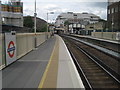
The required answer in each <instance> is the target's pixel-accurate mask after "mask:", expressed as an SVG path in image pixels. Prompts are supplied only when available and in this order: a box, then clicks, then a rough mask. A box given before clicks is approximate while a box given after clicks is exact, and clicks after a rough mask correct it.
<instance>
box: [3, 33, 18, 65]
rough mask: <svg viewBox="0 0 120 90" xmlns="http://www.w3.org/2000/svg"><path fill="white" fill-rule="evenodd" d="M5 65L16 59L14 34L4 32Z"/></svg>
mask: <svg viewBox="0 0 120 90" xmlns="http://www.w3.org/2000/svg"><path fill="white" fill-rule="evenodd" d="M5 47H6V48H5V50H6V65H9V64H11V63H13V62H14V61H16V34H15V33H5Z"/></svg>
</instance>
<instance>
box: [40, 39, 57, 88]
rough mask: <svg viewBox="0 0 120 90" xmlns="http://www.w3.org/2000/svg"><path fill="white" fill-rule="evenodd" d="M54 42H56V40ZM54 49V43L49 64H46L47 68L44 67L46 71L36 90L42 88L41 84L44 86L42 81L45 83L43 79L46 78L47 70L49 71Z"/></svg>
mask: <svg viewBox="0 0 120 90" xmlns="http://www.w3.org/2000/svg"><path fill="white" fill-rule="evenodd" d="M56 41H57V40H56ZM55 47H56V43H55V46H54V49H53V51H52V54H51V56H50V60H49V62H48V64H47V67H46V69H45V72H44V74H43V76H42V80H41V81H40V84H39V86H38V88H42V87H43V84H44V81H45V78H46V75H47V72H48V69H49V67H50V64H51V61H52V58H53V54H54V51H55Z"/></svg>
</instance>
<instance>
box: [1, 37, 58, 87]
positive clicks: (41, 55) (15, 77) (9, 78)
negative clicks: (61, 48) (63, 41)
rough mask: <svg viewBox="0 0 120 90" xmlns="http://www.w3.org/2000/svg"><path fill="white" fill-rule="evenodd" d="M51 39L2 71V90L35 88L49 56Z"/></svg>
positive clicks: (53, 40) (52, 44) (53, 42)
mask: <svg viewBox="0 0 120 90" xmlns="http://www.w3.org/2000/svg"><path fill="white" fill-rule="evenodd" d="M55 41H56V38H55V37H53V38H51V39H49V40H48V41H47V42H45V43H43V44H42V45H41V46H39V47H38V49H37V50H36V51H32V52H30V53H29V54H27V55H26V56H24V57H23V58H21V59H20V60H18V61H17V62H15V63H13V64H12V65H10V66H9V67H7V68H5V69H4V70H3V71H2V82H3V83H2V87H3V88H37V87H38V85H39V83H40V80H41V78H42V75H43V73H44V71H45V68H46V65H47V63H48V61H49V58H50V56H51V53H52V50H53V47H54V44H55Z"/></svg>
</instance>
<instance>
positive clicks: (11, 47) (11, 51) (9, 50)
mask: <svg viewBox="0 0 120 90" xmlns="http://www.w3.org/2000/svg"><path fill="white" fill-rule="evenodd" d="M7 53H8V55H9V57H10V58H13V57H14V53H15V45H14V42H13V41H10V42H9V44H8V48H7Z"/></svg>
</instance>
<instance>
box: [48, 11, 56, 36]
mask: <svg viewBox="0 0 120 90" xmlns="http://www.w3.org/2000/svg"><path fill="white" fill-rule="evenodd" d="M49 14H54V12H50V13H48V12H47V33H48V28H49V27H48V18H49V17H48V16H49ZM47 38H48V37H47Z"/></svg>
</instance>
